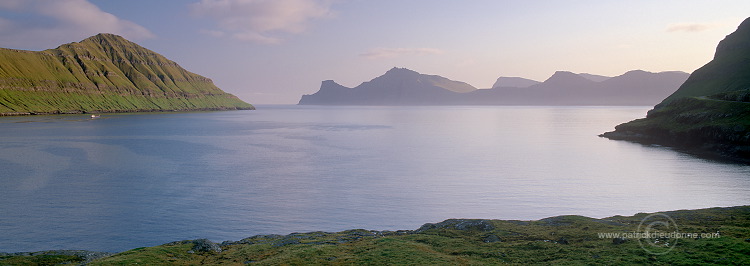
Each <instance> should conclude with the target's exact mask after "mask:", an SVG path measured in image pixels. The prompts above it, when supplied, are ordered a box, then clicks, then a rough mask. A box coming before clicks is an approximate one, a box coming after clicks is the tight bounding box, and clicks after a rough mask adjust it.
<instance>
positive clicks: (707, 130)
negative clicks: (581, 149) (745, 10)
mask: <svg viewBox="0 0 750 266" xmlns="http://www.w3.org/2000/svg"><path fill="white" fill-rule="evenodd" d="M601 136H602V137H606V138H610V139H615V140H628V141H634V142H640V143H645V144H658V145H664V146H670V147H674V148H676V149H678V150H681V151H685V152H688V153H692V154H696V155H700V156H704V157H710V158H715V159H720V160H731V161H736V162H741V163H750V18H748V19H746V20H745V21H744V22H742V24H740V25H739V27H738V28H737V30H736V31H735V32H733V33H732V34H729V35H728V36H726V38H725V39H724V40H722V41H721V42H720V43H719V45H718V46H717V48H716V53H715V54H714V58H713V60H711V62H709V63H707V64H706V65H704V66H703V67H701V68H699V69H698V70H696V71H695V72H693V73H692V74H691V75H690V77H689V78H688V79H687V80H686V81H685V83H684V84H682V85H681V86H680V88H679V89H678V90H677V91H675V92H674V93H673V94H671V95H670V96H669V97H667V98H666V99H664V100H663V101H662V102H661V103H659V104H658V105H656V106H655V107H654V109H652V110H651V111H649V112H648V114H647V116H646V118H643V119H638V120H634V121H631V122H628V123H624V124H621V125H618V126H617V127H615V131H612V132H607V133H604V134H602V135H601Z"/></svg>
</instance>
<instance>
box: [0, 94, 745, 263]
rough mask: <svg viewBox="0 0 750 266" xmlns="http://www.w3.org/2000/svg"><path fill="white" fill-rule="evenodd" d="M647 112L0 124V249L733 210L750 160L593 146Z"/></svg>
mask: <svg viewBox="0 0 750 266" xmlns="http://www.w3.org/2000/svg"><path fill="white" fill-rule="evenodd" d="M646 110H648V108H647V107H320V106H261V107H260V108H259V109H258V110H256V111H233V112H208V113H154V114H122V115H114V114H112V115H102V117H101V118H97V119H90V118H88V117H86V116H78V115H71V116H40V117H4V118H0V137H1V138H2V142H1V143H0V184H2V185H1V186H0V195H2V196H1V197H0V252H16V251H36V250H47V249H88V250H98V251H124V250H127V249H131V248H136V247H140V246H151V245H158V244H163V243H166V242H170V241H176V240H183V239H196V238H209V239H211V240H214V241H223V240H239V239H241V238H244V237H249V236H253V235H257V234H271V233H278V234H286V233H291V232H307V231H316V230H323V231H341V230H346V229H353V228H365V229H374V230H395V229H416V228H418V227H419V226H420V225H421V224H423V223H427V222H439V221H442V220H445V219H448V218H491V219H539V218H545V217H549V216H554V215H563V214H578V215H585V216H591V217H607V216H612V215H618V214H621V215H632V214H635V213H637V212H653V211H662V210H674V209H694V208H704V207H713V206H734V205H747V204H750V167H748V166H742V165H732V164H722V163H716V162H711V161H706V160H702V159H698V158H694V157H691V156H688V155H684V154H680V153H677V152H674V151H671V150H669V149H667V148H662V147H650V146H643V145H639V144H633V143H628V142H622V141H612V140H607V139H603V138H599V137H597V134H599V133H602V132H605V131H609V130H611V129H613V127H614V126H615V125H617V124H618V123H621V122H625V121H629V120H632V119H635V118H638V117H642V116H643V115H645V112H646Z"/></svg>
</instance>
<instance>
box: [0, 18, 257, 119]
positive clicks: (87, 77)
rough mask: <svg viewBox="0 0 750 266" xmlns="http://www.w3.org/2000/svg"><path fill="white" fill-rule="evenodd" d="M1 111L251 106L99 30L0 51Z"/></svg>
mask: <svg viewBox="0 0 750 266" xmlns="http://www.w3.org/2000/svg"><path fill="white" fill-rule="evenodd" d="M0 59H1V60H0V96H1V97H0V113H4V114H53V113H91V112H135V111H167V110H227V109H253V106H252V105H250V104H248V103H245V102H243V101H242V100H240V99H239V98H237V97H235V96H234V95H231V94H229V93H226V92H224V91H222V90H221V89H219V88H217V87H216V86H215V85H214V84H213V82H212V81H211V80H210V79H208V78H206V77H203V76H200V75H197V74H194V73H191V72H189V71H187V70H185V69H183V68H182V67H180V66H179V65H178V64H177V63H175V62H173V61H171V60H169V59H167V58H165V57H164V56H162V55H160V54H158V53H155V52H153V51H151V50H149V49H146V48H144V47H142V46H140V45H138V44H136V43H133V42H131V41H128V40H126V39H125V38H122V37H120V36H118V35H114V34H107V33H102V34H98V35H96V36H92V37H89V38H87V39H85V40H83V41H81V42H77V43H69V44H64V45H61V46H59V47H57V48H55V49H49V50H45V51H41V52H34V51H23V50H14V49H4V48H0Z"/></svg>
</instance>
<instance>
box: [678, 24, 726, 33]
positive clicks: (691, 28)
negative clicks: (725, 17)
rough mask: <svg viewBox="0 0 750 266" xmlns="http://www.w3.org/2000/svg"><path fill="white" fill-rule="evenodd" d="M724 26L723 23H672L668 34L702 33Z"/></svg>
mask: <svg viewBox="0 0 750 266" xmlns="http://www.w3.org/2000/svg"><path fill="white" fill-rule="evenodd" d="M722 26H724V25H723V24H721V23H672V24H669V25H667V32H701V31H707V30H711V29H714V28H719V27H722Z"/></svg>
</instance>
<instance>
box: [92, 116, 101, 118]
mask: <svg viewBox="0 0 750 266" xmlns="http://www.w3.org/2000/svg"><path fill="white" fill-rule="evenodd" d="M99 116H100V115H91V118H99Z"/></svg>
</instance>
